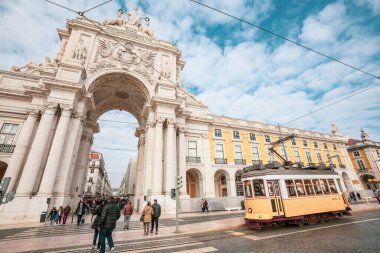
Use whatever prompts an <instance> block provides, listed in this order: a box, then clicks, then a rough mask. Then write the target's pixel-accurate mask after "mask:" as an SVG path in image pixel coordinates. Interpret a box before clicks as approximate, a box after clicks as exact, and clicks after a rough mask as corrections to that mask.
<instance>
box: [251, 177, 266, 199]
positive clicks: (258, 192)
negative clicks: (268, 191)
mask: <svg viewBox="0 0 380 253" xmlns="http://www.w3.org/2000/svg"><path fill="white" fill-rule="evenodd" d="M253 189H254V191H255V196H256V197H260V196H264V197H265V188H264V181H263V180H262V179H255V180H253Z"/></svg>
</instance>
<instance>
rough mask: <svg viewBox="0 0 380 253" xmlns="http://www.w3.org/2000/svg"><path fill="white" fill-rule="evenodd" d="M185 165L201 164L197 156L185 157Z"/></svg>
mask: <svg viewBox="0 0 380 253" xmlns="http://www.w3.org/2000/svg"><path fill="white" fill-rule="evenodd" d="M186 162H187V163H201V158H200V157H197V156H186Z"/></svg>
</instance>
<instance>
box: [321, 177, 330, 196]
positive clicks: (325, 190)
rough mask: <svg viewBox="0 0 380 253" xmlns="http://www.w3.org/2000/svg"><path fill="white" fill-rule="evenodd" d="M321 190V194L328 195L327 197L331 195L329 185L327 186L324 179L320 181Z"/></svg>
mask: <svg viewBox="0 0 380 253" xmlns="http://www.w3.org/2000/svg"><path fill="white" fill-rule="evenodd" d="M321 188H322V191H323V194H328V195H330V194H331V193H330V190H329V185H328V184H327V180H326V179H321Z"/></svg>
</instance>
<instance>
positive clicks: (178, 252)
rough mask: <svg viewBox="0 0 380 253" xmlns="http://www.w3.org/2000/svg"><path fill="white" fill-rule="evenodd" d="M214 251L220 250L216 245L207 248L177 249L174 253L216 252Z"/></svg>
mask: <svg viewBox="0 0 380 253" xmlns="http://www.w3.org/2000/svg"><path fill="white" fill-rule="evenodd" d="M214 251H218V249H217V248H214V247H206V248H198V249H189V250H182V251H176V252H174V253H207V252H214Z"/></svg>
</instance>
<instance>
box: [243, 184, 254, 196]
mask: <svg viewBox="0 0 380 253" xmlns="http://www.w3.org/2000/svg"><path fill="white" fill-rule="evenodd" d="M244 193H245V197H246V198H252V187H251V184H250V182H249V181H248V182H246V183H244Z"/></svg>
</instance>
